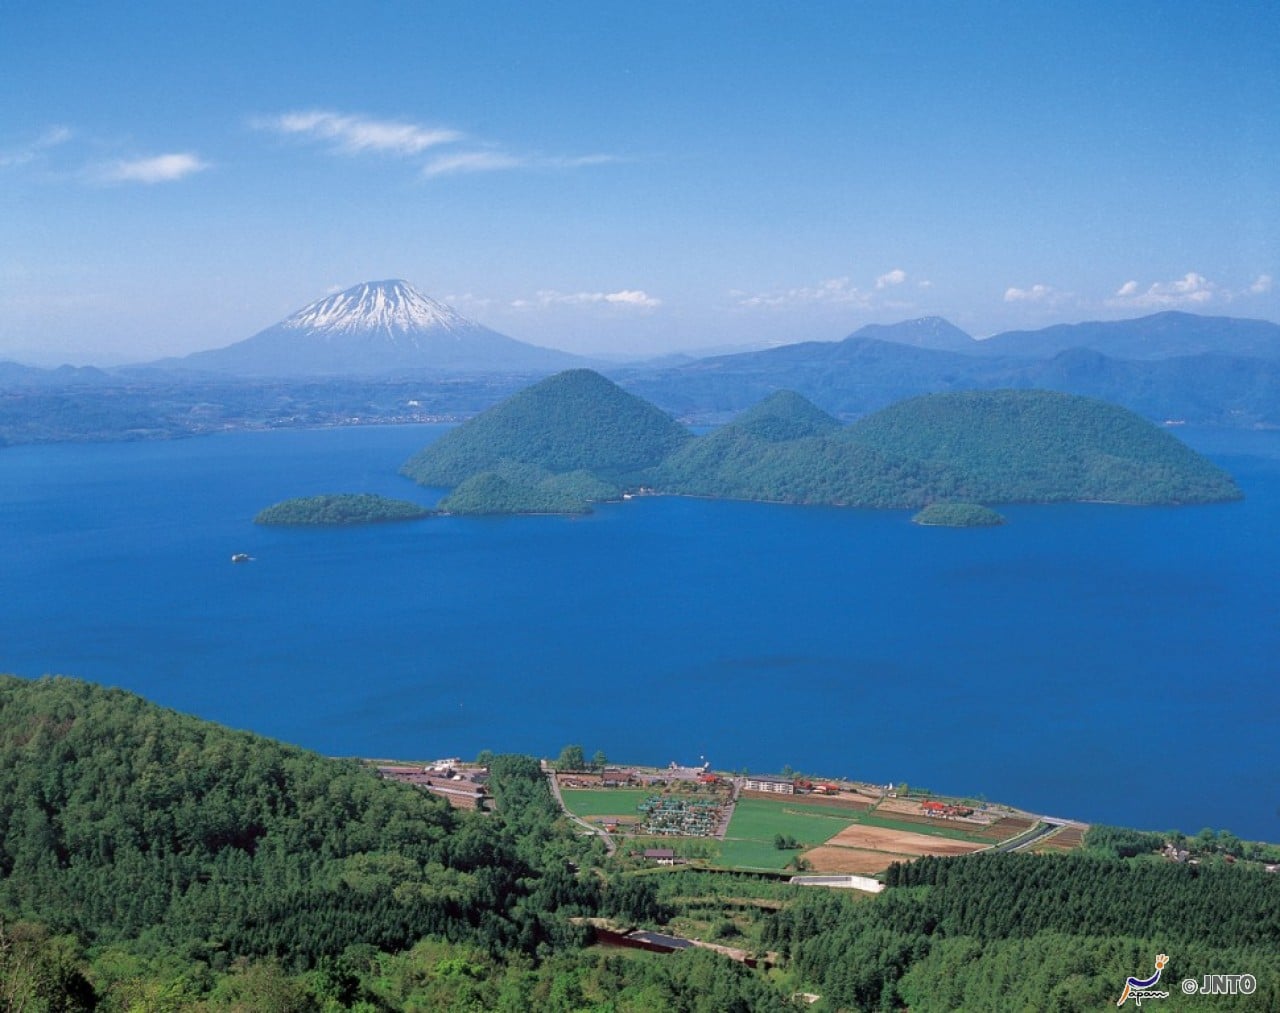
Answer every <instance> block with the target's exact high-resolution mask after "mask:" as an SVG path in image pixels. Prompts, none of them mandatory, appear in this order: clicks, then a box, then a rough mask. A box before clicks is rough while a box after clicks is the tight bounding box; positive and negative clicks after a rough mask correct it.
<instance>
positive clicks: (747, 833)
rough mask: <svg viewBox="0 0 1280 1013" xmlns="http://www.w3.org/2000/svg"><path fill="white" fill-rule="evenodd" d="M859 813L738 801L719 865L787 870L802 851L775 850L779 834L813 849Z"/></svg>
mask: <svg viewBox="0 0 1280 1013" xmlns="http://www.w3.org/2000/svg"><path fill="white" fill-rule="evenodd" d="M856 816H857V814H856V813H855V812H854V811H852V810H845V811H841V810H839V809H834V808H831V807H826V806H816V805H805V804H803V803H798V802H796V803H793V802H790V801H780V800H775V799H756V798H743V799H739V800H738V804H737V806H736V807H735V808H734V811H733V819H732V820H730V822H729V830H728V833H727V834H726V835H725V839H724V841H723V843H722V844H721V847H720V857H719V859H718V860H717V861H716V864H717V865H722V866H729V867H733V868H745V869H784V868H786V867H787V865H788V864H789V863H791V862H792V861H794V860H795V858H796V856H797V855H798V854H800V850H799V849H785V850H784V849H780V848H778V847H775V845H774V838H776V837H777V836H778V835H779V834H781V835H782V836H783V837H792V838H794V839H795V840H797V841H799V842H801V843H803V844H805V845H807V846H813V845H815V844H819V843H821V842H822V841H825V840H827V839H828V838H829V837H831V836H832V835H833V834H836V833H839V832H840V831H841V830H843V829H844V828H845V827H847V826H849V825H850V824H851V823H852V822H853V821H854V820H855V819H856Z"/></svg>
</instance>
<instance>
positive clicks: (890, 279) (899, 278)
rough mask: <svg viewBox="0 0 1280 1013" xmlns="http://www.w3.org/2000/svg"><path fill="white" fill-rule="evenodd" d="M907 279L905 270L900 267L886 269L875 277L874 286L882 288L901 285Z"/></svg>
mask: <svg viewBox="0 0 1280 1013" xmlns="http://www.w3.org/2000/svg"><path fill="white" fill-rule="evenodd" d="M906 280H907V272H906V271H904V270H903V269H902V268H900V267H895V268H894V269H893V270H892V271H887V272H885V273H884V274H882V275H880V277H878V278H877V279H876V288H879V289H884V288H889V287H891V286H893V285H901V284H902V283H903V282H904V281H906Z"/></svg>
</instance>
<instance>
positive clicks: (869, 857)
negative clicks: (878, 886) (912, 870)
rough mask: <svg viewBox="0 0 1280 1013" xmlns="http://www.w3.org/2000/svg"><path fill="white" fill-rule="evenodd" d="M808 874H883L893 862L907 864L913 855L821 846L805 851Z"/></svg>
mask: <svg viewBox="0 0 1280 1013" xmlns="http://www.w3.org/2000/svg"><path fill="white" fill-rule="evenodd" d="M804 857H805V858H806V859H807V860H808V862H809V866H810V872H813V873H824V872H825V873H830V874H831V875H833V876H834V875H845V876H872V875H875V874H876V873H877V872H884V870H885V869H887V868H889V866H891V865H892V864H893V863H894V862H909V861H911V859H912V858H913V857H917V856H913V855H895V854H893V853H891V852H888V851H866V850H864V849H862V848H837V847H828V846H827V845H825V844H824V845H822V846H821V847H818V848H814V849H813V850H812V851H806V852H805V853H804Z"/></svg>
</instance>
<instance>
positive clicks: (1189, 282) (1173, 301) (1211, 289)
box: [1107, 271, 1230, 309]
mask: <svg viewBox="0 0 1280 1013" xmlns="http://www.w3.org/2000/svg"><path fill="white" fill-rule="evenodd" d="M1219 296H1222V297H1223V298H1227V299H1229V298H1230V293H1224V292H1221V291H1220V290H1219V289H1218V286H1217V285H1215V284H1214V283H1213V282H1211V281H1209V279H1208V278H1206V277H1205V276H1204V275H1202V274H1197V273H1196V272H1195V271H1188V272H1187V273H1186V274H1184V275H1183V276H1182V277H1181V278H1178V279H1176V280H1174V281H1168V282H1160V281H1158V282H1155V283H1154V284H1152V285H1151V286H1150V287H1148V288H1147V289H1146V291H1142V290H1141V286H1139V285H1138V283H1137V282H1136V281H1126V282H1125V283H1124V284H1123V285H1121V286H1120V288H1119V289H1117V291H1116V294H1115V295H1114V296H1113V297H1112V298H1110V299H1108V300H1107V304H1108V305H1110V306H1131V307H1139V308H1143V309H1169V308H1172V307H1177V306H1203V305H1205V304H1207V303H1210V302H1213V301H1214V299H1215V298H1218V297H1219Z"/></svg>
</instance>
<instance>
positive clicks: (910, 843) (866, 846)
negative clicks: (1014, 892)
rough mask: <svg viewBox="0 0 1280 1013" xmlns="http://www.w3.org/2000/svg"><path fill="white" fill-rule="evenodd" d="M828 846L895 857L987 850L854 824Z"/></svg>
mask: <svg viewBox="0 0 1280 1013" xmlns="http://www.w3.org/2000/svg"><path fill="white" fill-rule="evenodd" d="M826 844H827V845H828V846H830V847H845V848H860V849H863V850H867V851H888V852H890V853H892V854H895V855H909V856H913V857H919V856H920V855H967V854H969V853H970V852H973V851H981V850H982V849H983V848H985V847H987V845H986V844H983V843H980V842H978V841H960V840H955V839H954V838H946V837H942V836H939V835H937V834H918V833H914V832H912V831H910V830H896V829H890V828H888V827H875V826H867V825H865V824H855V825H854V826H850V827H846V828H845V829H844V830H842V831H840V833H838V834H836V835H835V836H834V837H832V838H830V839H829V840H828V841H827V842H826Z"/></svg>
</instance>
